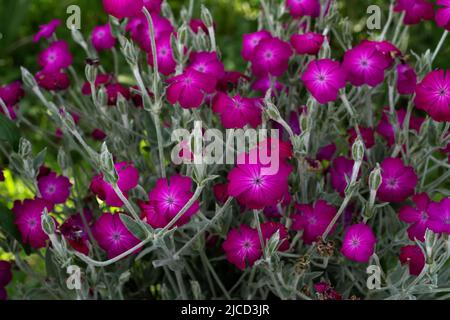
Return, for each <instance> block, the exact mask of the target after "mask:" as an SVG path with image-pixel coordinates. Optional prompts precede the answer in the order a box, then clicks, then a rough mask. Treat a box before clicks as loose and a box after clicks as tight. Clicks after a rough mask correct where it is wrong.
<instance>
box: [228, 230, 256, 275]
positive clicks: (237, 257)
mask: <svg viewBox="0 0 450 320" xmlns="http://www.w3.org/2000/svg"><path fill="white" fill-rule="evenodd" d="M222 248H223V250H224V251H225V253H226V256H227V259H228V261H229V262H230V263H232V264H234V265H235V266H236V267H238V268H239V269H241V270H244V269H245V268H246V267H247V266H249V267H251V266H253V264H254V263H255V262H256V261H257V260H258V259H259V258H260V257H261V255H262V250H261V242H260V240H259V236H258V231H257V230H255V229H252V228H250V227H249V226H247V225H245V224H242V225H240V226H239V229H232V230H231V231H230V232H229V233H228V235H227V238H226V240H225V241H224V242H223V244H222Z"/></svg>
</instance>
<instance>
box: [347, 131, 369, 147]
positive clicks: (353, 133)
mask: <svg viewBox="0 0 450 320" xmlns="http://www.w3.org/2000/svg"><path fill="white" fill-rule="evenodd" d="M359 131H360V132H361V137H362V140H363V141H364V145H365V147H366V148H367V149H370V148H372V147H373V146H374V145H375V135H374V132H373V129H372V128H365V127H359ZM348 135H349V137H348V143H349V145H350V146H352V145H353V143H354V142H355V140H356V138H357V137H358V134H357V133H356V130H355V128H351V129H349V130H348Z"/></svg>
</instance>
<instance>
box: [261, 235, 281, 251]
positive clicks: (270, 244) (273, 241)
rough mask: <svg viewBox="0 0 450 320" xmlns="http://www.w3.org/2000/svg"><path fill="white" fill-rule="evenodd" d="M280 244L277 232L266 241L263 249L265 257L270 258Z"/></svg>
mask: <svg viewBox="0 0 450 320" xmlns="http://www.w3.org/2000/svg"><path fill="white" fill-rule="evenodd" d="M279 242H280V231H279V230H277V231H276V232H275V233H274V234H273V235H272V236H271V237H270V239H269V241H267V245H266V247H265V248H264V250H265V256H266V257H271V256H272V255H273V254H274V253H275V252H276V251H277V249H278V244H279Z"/></svg>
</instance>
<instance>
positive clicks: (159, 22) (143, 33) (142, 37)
mask: <svg viewBox="0 0 450 320" xmlns="http://www.w3.org/2000/svg"><path fill="white" fill-rule="evenodd" d="M151 16H152V21H153V27H154V31H155V40H158V39H159V37H161V36H162V35H164V34H171V33H173V32H174V28H173V26H172V24H171V23H170V21H169V20H168V19H166V18H164V17H161V16H159V15H157V14H152V15H151ZM125 30H126V31H129V32H130V35H131V38H132V39H133V40H134V41H136V42H137V43H138V45H139V47H140V48H141V49H142V50H143V51H145V52H147V53H150V52H151V50H152V46H151V42H150V29H149V25H148V21H147V19H146V17H145V15H144V14H141V15H139V16H137V17H134V18H132V19H130V21H129V23H128V24H127V27H126V28H125Z"/></svg>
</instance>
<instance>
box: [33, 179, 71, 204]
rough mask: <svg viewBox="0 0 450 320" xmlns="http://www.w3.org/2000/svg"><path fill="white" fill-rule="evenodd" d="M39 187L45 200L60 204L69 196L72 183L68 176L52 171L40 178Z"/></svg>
mask: <svg viewBox="0 0 450 320" xmlns="http://www.w3.org/2000/svg"><path fill="white" fill-rule="evenodd" d="M38 187H39V191H40V193H41V196H42V198H43V199H44V200H46V201H49V202H51V203H53V204H60V203H64V202H66V200H67V199H68V198H69V196H70V188H71V187H72V184H71V183H70V181H69V179H68V178H67V177H64V176H57V175H56V173H55V172H52V173H50V174H49V175H46V176H44V177H40V178H39V179H38Z"/></svg>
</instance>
